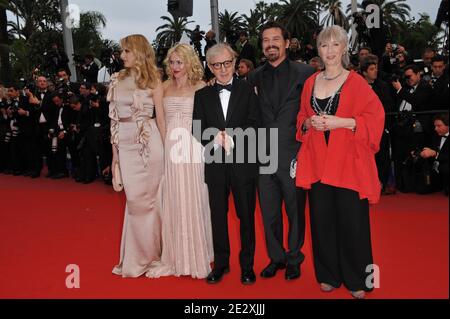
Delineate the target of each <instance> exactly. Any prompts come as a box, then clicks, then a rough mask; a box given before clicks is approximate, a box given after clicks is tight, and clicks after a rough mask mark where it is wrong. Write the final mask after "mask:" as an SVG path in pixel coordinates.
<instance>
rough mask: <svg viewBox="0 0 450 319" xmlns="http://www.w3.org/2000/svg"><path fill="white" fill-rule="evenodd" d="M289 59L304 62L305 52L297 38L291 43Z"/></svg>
mask: <svg viewBox="0 0 450 319" xmlns="http://www.w3.org/2000/svg"><path fill="white" fill-rule="evenodd" d="M288 56H289V59H290V60H292V61H296V62H303V54H302V52H301V46H300V41H298V39H297V38H292V39H291V43H290V44H289V51H288Z"/></svg>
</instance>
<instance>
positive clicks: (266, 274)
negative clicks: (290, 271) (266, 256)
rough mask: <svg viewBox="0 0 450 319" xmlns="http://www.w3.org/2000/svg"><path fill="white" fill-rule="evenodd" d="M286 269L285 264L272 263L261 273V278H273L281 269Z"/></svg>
mask: <svg viewBox="0 0 450 319" xmlns="http://www.w3.org/2000/svg"><path fill="white" fill-rule="evenodd" d="M284 268H286V265H285V264H281V263H270V264H269V265H268V266H267V267H266V268H264V269H263V271H262V272H261V275H260V276H261V277H263V278H272V277H274V276H275V275H276V274H277V271H278V270H280V269H284Z"/></svg>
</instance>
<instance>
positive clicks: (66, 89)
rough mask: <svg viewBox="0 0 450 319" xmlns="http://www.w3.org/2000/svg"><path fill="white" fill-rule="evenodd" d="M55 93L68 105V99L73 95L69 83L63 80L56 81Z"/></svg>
mask: <svg viewBox="0 0 450 319" xmlns="http://www.w3.org/2000/svg"><path fill="white" fill-rule="evenodd" d="M55 92H57V94H58V95H59V96H61V98H62V100H63V103H64V104H68V103H69V98H70V97H71V96H72V95H73V92H72V89H71V87H70V83H68V82H66V81H65V80H64V78H58V79H56V82H55Z"/></svg>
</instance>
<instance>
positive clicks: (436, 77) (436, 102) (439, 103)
mask: <svg viewBox="0 0 450 319" xmlns="http://www.w3.org/2000/svg"><path fill="white" fill-rule="evenodd" d="M446 70H447V72H446ZM430 86H431V89H432V94H431V100H430V107H431V108H432V109H439V110H448V103H449V102H448V100H449V76H448V69H447V64H446V60H445V58H444V57H443V56H441V55H437V56H435V57H433V58H432V59H431V78H430Z"/></svg>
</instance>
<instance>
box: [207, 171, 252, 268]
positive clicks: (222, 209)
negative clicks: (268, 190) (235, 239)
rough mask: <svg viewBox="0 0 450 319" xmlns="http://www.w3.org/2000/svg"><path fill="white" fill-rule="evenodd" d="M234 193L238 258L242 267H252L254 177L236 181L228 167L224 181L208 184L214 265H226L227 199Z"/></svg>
mask: <svg viewBox="0 0 450 319" xmlns="http://www.w3.org/2000/svg"><path fill="white" fill-rule="evenodd" d="M230 190H231V192H232V193H233V199H234V206H235V208H236V213H237V216H238V218H239V221H240V237H241V251H240V253H239V262H240V265H241V269H242V270H244V271H245V270H252V269H253V262H254V256H255V204H256V181H255V179H248V180H247V181H246V182H241V181H237V179H236V178H235V177H234V176H233V173H232V171H231V168H228V169H227V176H226V181H225V182H224V183H214V184H208V193H209V205H210V208H211V224H212V235H213V246H214V266H215V267H218V268H222V267H228V266H229V260H230V241H229V238H228V218H227V214H228V200H229V196H230Z"/></svg>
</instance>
